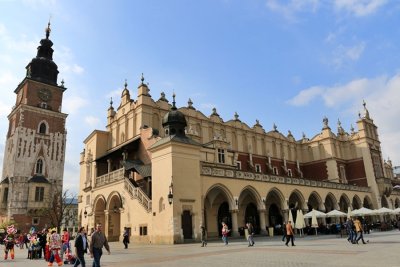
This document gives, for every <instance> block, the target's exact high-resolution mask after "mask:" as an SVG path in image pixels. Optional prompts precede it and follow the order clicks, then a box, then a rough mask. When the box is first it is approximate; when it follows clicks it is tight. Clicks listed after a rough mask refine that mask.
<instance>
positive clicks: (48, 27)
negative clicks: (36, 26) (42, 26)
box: [46, 19, 51, 39]
mask: <svg viewBox="0 0 400 267" xmlns="http://www.w3.org/2000/svg"><path fill="white" fill-rule="evenodd" d="M50 32H51V28H50V19H49V23H47V28H46V39H49V36H50Z"/></svg>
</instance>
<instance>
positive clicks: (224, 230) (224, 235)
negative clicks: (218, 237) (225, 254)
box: [221, 222, 231, 245]
mask: <svg viewBox="0 0 400 267" xmlns="http://www.w3.org/2000/svg"><path fill="white" fill-rule="evenodd" d="M230 231H231V230H229V229H228V225H226V223H225V222H222V230H221V232H222V241H223V242H224V244H225V245H228V233H229V232H230Z"/></svg>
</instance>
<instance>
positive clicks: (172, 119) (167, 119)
mask: <svg viewBox="0 0 400 267" xmlns="http://www.w3.org/2000/svg"><path fill="white" fill-rule="evenodd" d="M173 98H174V101H173V102H172V107H171V110H170V111H169V112H168V113H167V114H165V115H164V117H163V119H162V126H163V127H164V130H165V134H166V135H167V136H171V135H178V136H185V127H186V125H187V123H186V118H185V115H183V113H182V112H180V111H179V110H178V109H177V108H176V106H175V95H173Z"/></svg>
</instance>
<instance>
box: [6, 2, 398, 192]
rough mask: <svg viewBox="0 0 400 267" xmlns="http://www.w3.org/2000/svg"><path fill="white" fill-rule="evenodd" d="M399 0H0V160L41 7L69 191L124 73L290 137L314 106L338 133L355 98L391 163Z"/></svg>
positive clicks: (314, 129)
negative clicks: (61, 86)
mask: <svg viewBox="0 0 400 267" xmlns="http://www.w3.org/2000/svg"><path fill="white" fill-rule="evenodd" d="M399 12H400V1H398V0H395V1H388V0H332V1H322V0H286V1H283V0H282V1H278V0H248V1H239V0H203V1H184V0H170V1H149V0H145V1H94V0H86V1H75V0H69V1H50V0H49V1H46V0H26V1H14V0H0V90H1V92H2V97H1V98H0V165H2V160H3V155H4V145H5V137H6V131H7V127H8V124H7V115H8V114H9V112H10V111H11V107H12V106H13V105H14V102H15V94H14V89H15V88H16V86H17V85H18V83H19V82H20V81H22V79H23V78H24V74H25V66H26V65H27V64H28V63H29V62H30V60H31V59H32V58H33V57H35V56H36V48H37V46H38V45H39V41H40V39H42V38H43V37H44V36H45V34H44V29H45V27H46V25H47V22H48V20H49V17H50V16H51V25H52V26H51V28H52V32H51V35H50V38H51V40H52V41H53V42H54V47H53V48H54V50H55V52H54V61H55V62H56V63H57V65H58V66H59V71H60V74H59V82H60V81H61V79H64V80H65V86H66V87H67V88H68V89H67V91H66V92H65V94H64V104H63V112H65V113H68V114H69V116H68V118H67V130H68V137H67V153H66V165H65V174H64V188H65V189H69V190H70V191H72V192H77V191H78V180H79V153H80V152H81V151H82V149H83V140H84V139H85V138H86V137H87V136H88V134H90V133H91V132H92V131H93V130H94V129H100V130H104V129H105V125H106V112H107V108H108V106H109V102H110V97H113V99H114V103H115V104H114V106H117V105H118V104H119V99H120V95H121V91H122V88H123V84H124V81H125V79H127V82H128V88H129V89H130V92H131V96H132V97H133V98H136V96H137V89H136V88H137V85H138V84H139V82H140V77H141V73H144V77H145V79H146V82H148V83H149V87H150V90H151V91H150V94H151V95H152V96H153V98H154V99H158V98H159V96H160V93H161V92H165V94H166V96H167V98H168V99H169V100H171V98H172V97H171V95H172V93H173V92H175V93H176V95H177V99H176V100H177V105H178V107H181V106H187V101H188V99H189V98H191V99H192V101H193V103H194V104H193V106H194V107H195V108H196V109H198V110H200V111H202V112H203V113H204V114H205V115H207V116H208V115H210V114H211V113H212V108H213V107H215V108H216V109H217V112H218V113H219V114H220V116H221V117H222V118H223V120H224V121H228V120H230V119H232V118H233V117H234V113H235V112H237V113H238V114H239V119H241V120H242V121H243V122H245V123H247V124H248V125H249V126H253V125H254V124H255V120H256V119H258V120H259V121H260V124H261V125H263V127H264V129H265V130H266V131H269V130H271V129H272V127H273V124H274V123H275V124H276V125H277V127H278V130H279V131H280V132H282V133H283V134H285V135H286V134H287V133H288V130H290V131H291V132H292V133H293V135H294V137H295V138H296V139H300V138H302V133H303V132H304V133H305V135H306V136H307V137H309V138H311V137H313V136H314V135H316V134H318V133H319V132H320V131H321V128H322V126H323V123H322V119H323V118H324V116H326V117H327V118H328V119H329V125H330V127H331V128H332V130H333V131H334V132H335V133H336V132H337V121H338V119H339V120H340V121H341V123H342V126H343V128H344V129H345V130H346V131H347V132H350V125H351V124H352V125H353V126H354V127H356V121H357V119H358V112H359V111H361V112H362V109H363V106H362V102H363V100H365V101H366V103H367V108H368V110H369V112H370V115H371V117H372V118H373V119H374V122H375V123H376V124H377V126H378V131H379V134H380V140H381V142H382V152H383V156H384V159H388V158H390V159H391V160H392V161H393V164H394V165H400V154H399V151H400V141H399V138H400V125H399V123H398V122H399V117H400V105H399V103H400V46H399V44H400V28H399V27H398V25H400V21H399V20H400V16H399Z"/></svg>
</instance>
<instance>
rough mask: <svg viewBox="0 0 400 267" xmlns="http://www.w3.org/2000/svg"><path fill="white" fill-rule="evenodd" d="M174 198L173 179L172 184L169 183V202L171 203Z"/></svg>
mask: <svg viewBox="0 0 400 267" xmlns="http://www.w3.org/2000/svg"><path fill="white" fill-rule="evenodd" d="M173 200H174V194H173V184H172V181H171V184H170V185H169V193H168V203H169V204H170V205H171V204H172V201H173Z"/></svg>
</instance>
